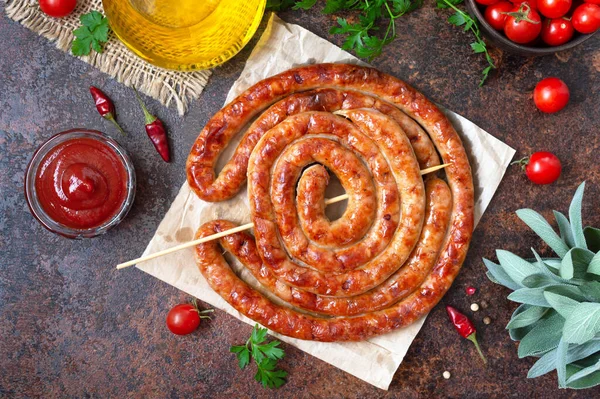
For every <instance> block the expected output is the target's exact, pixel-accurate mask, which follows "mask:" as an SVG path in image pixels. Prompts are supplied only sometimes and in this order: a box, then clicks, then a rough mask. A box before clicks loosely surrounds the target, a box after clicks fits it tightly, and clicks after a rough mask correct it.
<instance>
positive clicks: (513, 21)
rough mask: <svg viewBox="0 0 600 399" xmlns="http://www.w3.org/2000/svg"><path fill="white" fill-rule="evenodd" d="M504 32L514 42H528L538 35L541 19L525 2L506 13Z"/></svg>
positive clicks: (540, 29)
mask: <svg viewBox="0 0 600 399" xmlns="http://www.w3.org/2000/svg"><path fill="white" fill-rule="evenodd" d="M506 15H507V17H506V22H505V23H504V33H505V34H506V37H508V38H509V39H510V40H512V41H513V42H515V43H520V44H524V43H529V42H531V41H533V40H535V38H537V37H538V36H539V35H540V32H541V31H542V19H541V18H540V14H538V12H537V11H535V10H533V9H532V8H531V6H530V5H529V4H528V3H527V2H525V3H522V4H519V5H515V7H514V8H513V9H512V11H510V12H509V13H507V14H506Z"/></svg>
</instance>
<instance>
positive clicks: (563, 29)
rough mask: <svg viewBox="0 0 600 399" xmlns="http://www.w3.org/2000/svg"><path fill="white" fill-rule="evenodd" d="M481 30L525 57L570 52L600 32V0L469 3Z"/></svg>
mask: <svg viewBox="0 0 600 399" xmlns="http://www.w3.org/2000/svg"><path fill="white" fill-rule="evenodd" d="M466 3H467V7H468V9H469V12H470V13H471V15H473V16H474V17H476V18H477V19H478V20H479V23H480V26H481V31H482V32H483V33H484V34H485V35H486V36H487V37H488V38H489V39H490V41H492V42H493V43H494V44H496V45H497V46H498V47H500V48H502V49H504V50H507V51H510V52H513V53H518V54H522V55H546V54H554V53H557V52H560V51H564V50H568V49H571V48H573V47H575V46H577V45H579V44H581V43H582V42H584V41H585V40H587V39H589V38H590V37H592V35H593V34H594V33H596V32H597V31H598V30H599V29H600V0H510V1H509V0H466Z"/></svg>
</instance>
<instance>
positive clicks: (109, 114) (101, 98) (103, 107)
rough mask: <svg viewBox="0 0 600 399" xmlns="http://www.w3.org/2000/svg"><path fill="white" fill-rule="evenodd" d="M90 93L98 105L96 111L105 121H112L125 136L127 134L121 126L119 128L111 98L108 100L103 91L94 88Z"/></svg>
mask: <svg viewBox="0 0 600 399" xmlns="http://www.w3.org/2000/svg"><path fill="white" fill-rule="evenodd" d="M90 93H92V98H93V99H94V102H95V103H96V109H97V110H98V112H99V113H100V115H101V116H102V117H103V118H104V119H108V120H109V121H111V122H112V123H113V124H114V125H115V126H116V127H117V129H119V131H120V132H121V133H122V134H125V132H124V131H123V129H122V128H121V126H119V124H118V123H117V120H116V119H115V106H114V104H113V102H112V101H110V98H108V96H107V95H106V94H104V92H103V91H102V90H100V89H99V88H97V87H94V86H90Z"/></svg>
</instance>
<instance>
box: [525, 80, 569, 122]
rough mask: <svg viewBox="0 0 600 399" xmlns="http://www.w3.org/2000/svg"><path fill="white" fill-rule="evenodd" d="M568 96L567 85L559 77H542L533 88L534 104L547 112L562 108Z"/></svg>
mask: <svg viewBox="0 0 600 399" xmlns="http://www.w3.org/2000/svg"><path fill="white" fill-rule="evenodd" d="M570 96H571V94H570V93H569V87H568V86H567V84H566V83H565V82H563V81H562V80H560V79H559V78H546V79H542V80H540V81H539V83H538V84H537V85H536V86H535V89H534V90H533V101H534V102H535V106H536V107H537V108H538V109H539V110H540V111H542V112H545V113H547V114H553V113H555V112H558V111H560V110H561V109H563V108H564V107H565V106H566V105H567V103H568V102H569V97H570Z"/></svg>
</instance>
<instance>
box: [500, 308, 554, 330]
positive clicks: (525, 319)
mask: <svg viewBox="0 0 600 399" xmlns="http://www.w3.org/2000/svg"><path fill="white" fill-rule="evenodd" d="M547 311H548V308H544V307H541V306H532V307H530V308H529V309H527V310H525V311H523V312H521V313H519V314H517V315H516V316H513V317H512V318H511V319H510V321H509V322H508V324H507V325H506V328H507V329H509V330H510V329H512V328H521V327H527V326H529V325H532V324H533V323H535V322H536V321H538V320H539V319H541V318H542V316H544V314H545V313H546V312H547Z"/></svg>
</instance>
